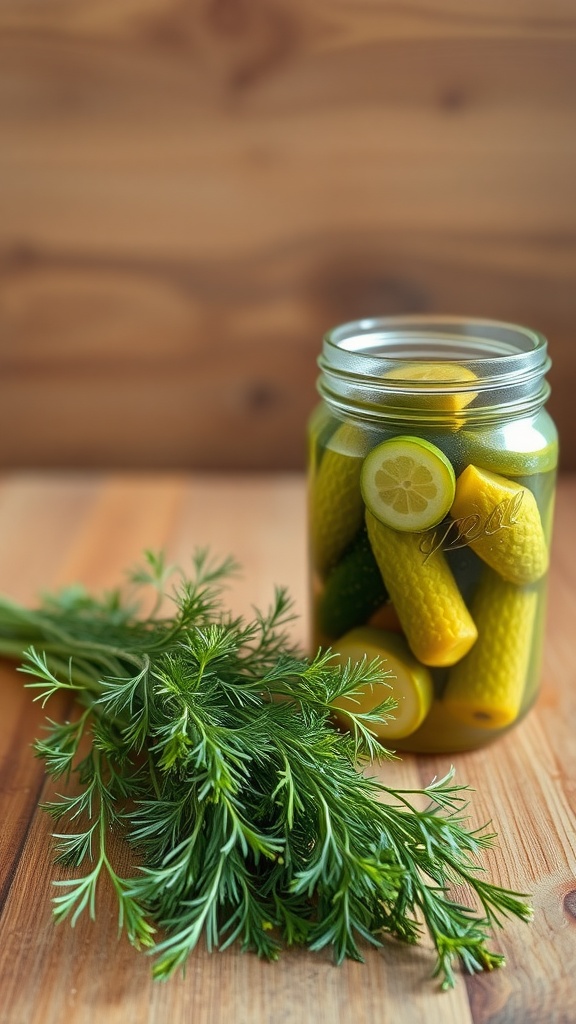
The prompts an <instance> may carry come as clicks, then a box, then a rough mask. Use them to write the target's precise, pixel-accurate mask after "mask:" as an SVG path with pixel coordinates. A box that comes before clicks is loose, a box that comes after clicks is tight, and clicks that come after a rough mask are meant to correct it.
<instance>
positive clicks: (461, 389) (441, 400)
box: [385, 360, 478, 412]
mask: <svg viewBox="0 0 576 1024" xmlns="http://www.w3.org/2000/svg"><path fill="white" fill-rule="evenodd" d="M385 379H387V380H398V381H406V383H410V382H411V381H414V382H416V383H417V382H420V381H421V382H422V383H424V384H427V385H430V387H427V388H426V391H425V392H424V391H423V392H422V394H421V395H418V398H419V399H420V401H421V402H423V403H425V407H426V408H427V409H443V410H445V411H447V412H459V411H460V409H465V408H466V406H467V405H470V403H471V402H473V401H474V399H475V398H476V396H477V394H478V392H477V391H474V390H472V388H471V387H468V384H471V383H472V381H475V380H478V378H477V376H476V374H475V373H473V372H472V370H469V369H468V368H467V367H466V366H460V365H459V364H458V363H450V362H443V361H439V362H426V361H424V360H423V361H421V362H415V363H408V362H407V363H405V364H403V365H402V366H397V367H394V369H393V370H390V371H389V372H388V373H387V374H386V375H385ZM450 385H452V387H453V388H454V390H451V387H450ZM409 397H410V399H411V400H412V401H414V397H415V396H414V395H410V396H409ZM419 404H420V403H419Z"/></svg>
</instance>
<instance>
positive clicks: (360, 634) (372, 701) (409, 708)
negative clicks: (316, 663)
mask: <svg viewBox="0 0 576 1024" xmlns="http://www.w3.org/2000/svg"><path fill="white" fill-rule="evenodd" d="M363 657H366V658H367V659H368V660H369V661H372V659H373V658H376V657H380V658H382V659H385V663H384V664H383V666H382V667H383V669H384V671H390V672H391V673H392V675H391V676H390V678H389V679H387V680H386V681H383V682H382V683H377V684H375V685H373V686H366V687H363V688H361V689H359V690H358V691H357V692H356V693H355V695H354V696H349V697H340V698H339V699H338V700H336V701H334V707H335V708H340V709H341V710H342V711H351V712H355V713H356V714H358V712H362V713H366V712H368V711H371V710H372V709H373V708H375V707H377V706H378V704H381V703H382V701H383V700H386V698H387V697H393V698H394V700H396V701H397V702H398V707H397V708H396V709H395V710H394V712H393V715H394V718H392V719H390V721H388V722H378V723H374V724H372V725H371V726H370V728H371V729H372V730H373V732H374V734H375V735H376V736H377V738H378V739H379V740H383V741H387V740H395V739H400V738H401V737H402V736H409V735H410V733H413V732H414V731H415V730H416V729H417V728H418V726H419V725H421V723H422V722H423V721H424V719H425V717H426V715H427V714H428V710H429V708H430V705H431V704H432V699H433V695H434V691H433V686H432V677H431V675H430V672H429V671H428V669H426V668H424V666H423V665H420V664H419V663H418V662H417V661H416V658H415V657H414V655H413V654H412V653H411V651H410V648H409V647H408V644H407V643H406V641H405V640H404V638H403V637H401V636H398V634H396V633H388V632H386V631H385V630H382V629H371V628H370V627H369V626H363V627H360V628H358V629H352V630H351V631H350V632H349V633H346V635H345V636H343V637H342V639H341V640H339V641H338V653H337V654H336V655H335V659H334V660H335V661H336V663H339V664H342V665H345V664H346V663H347V662H348V661H349V660H350V661H352V662H357V661H361V660H362V658H363ZM341 722H342V724H343V725H346V718H345V717H342V719H341Z"/></svg>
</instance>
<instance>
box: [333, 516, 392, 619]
mask: <svg viewBox="0 0 576 1024" xmlns="http://www.w3.org/2000/svg"><path fill="white" fill-rule="evenodd" d="M387 597H388V592H387V590H386V587H385V586H384V582H383V580H382V576H381V574H380V570H379V568H378V565H377V563H376V559H375V558H374V555H373V554H372V548H371V547H370V541H369V540H368V534H367V533H366V531H365V530H362V532H361V533H360V534H359V536H358V539H357V540H356V541H355V543H354V544H353V546H352V547H351V548H350V549H349V551H347V553H346V554H345V555H344V556H343V558H342V560H341V561H340V562H339V563H338V565H337V566H336V567H335V568H334V569H333V570H332V572H331V574H330V576H329V577H328V579H327V581H326V586H325V588H324V591H323V592H322V593H321V595H320V597H319V599H318V625H319V627H320V631H321V632H322V634H323V635H324V636H325V637H327V638H329V639H335V638H336V637H339V636H342V634H343V633H347V632H348V631H349V630H350V629H353V628H354V626H360V625H362V624H363V623H364V622H366V621H367V619H369V618H370V616H371V615H372V614H373V613H374V612H375V611H376V610H377V609H378V608H380V607H381V605H383V604H384V602H385V601H386V599H387Z"/></svg>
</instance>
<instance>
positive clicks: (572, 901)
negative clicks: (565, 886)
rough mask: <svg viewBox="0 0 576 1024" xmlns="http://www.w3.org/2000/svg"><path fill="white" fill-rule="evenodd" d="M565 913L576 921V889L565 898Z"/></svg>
mask: <svg viewBox="0 0 576 1024" xmlns="http://www.w3.org/2000/svg"><path fill="white" fill-rule="evenodd" d="M564 911H565V913H566V914H568V916H569V917H571V918H573V920H574V921H576V889H571V891H570V892H567V893H566V895H565V897H564Z"/></svg>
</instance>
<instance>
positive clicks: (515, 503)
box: [450, 465, 548, 585]
mask: <svg viewBox="0 0 576 1024" xmlns="http://www.w3.org/2000/svg"><path fill="white" fill-rule="evenodd" d="M450 514H451V516H452V518H453V519H454V520H456V521H457V522H458V524H459V526H460V530H461V531H462V538H463V540H465V541H466V543H467V544H468V545H469V546H470V547H471V548H472V550H473V551H474V552H475V553H476V554H477V555H478V557H479V558H481V559H482V561H484V562H486V564H487V565H490V566H491V567H492V568H493V569H495V570H496V572H498V573H499V574H500V576H502V577H503V579H505V580H508V581H509V582H510V583H515V584H518V585H521V584H523V583H534V582H535V580H538V579H540V577H541V576H543V575H544V573H545V572H546V569H547V568H548V548H547V545H546V538H545V536H544V530H543V527H542V521H541V519H540V512H539V511H538V505H537V504H536V499H535V497H534V495H533V494H532V491H530V490H528V488H527V487H523V486H522V485H521V484H519V483H516V482H515V481H514V480H507V479H506V477H503V476H500V475H499V474H497V473H491V472H490V471H489V470H487V469H479V468H478V466H472V465H470V466H467V467H466V469H465V470H464V472H463V473H461V474H460V476H459V477H458V480H457V483H456V497H455V498H454V502H453V505H452V509H451V511H450Z"/></svg>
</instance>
